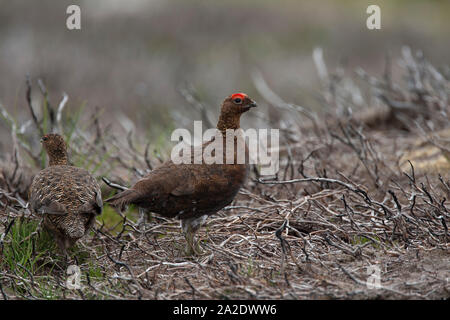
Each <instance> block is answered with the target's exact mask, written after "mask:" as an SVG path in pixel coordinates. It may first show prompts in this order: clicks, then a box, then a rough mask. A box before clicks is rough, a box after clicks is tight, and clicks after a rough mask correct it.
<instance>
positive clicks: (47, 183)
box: [30, 134, 103, 254]
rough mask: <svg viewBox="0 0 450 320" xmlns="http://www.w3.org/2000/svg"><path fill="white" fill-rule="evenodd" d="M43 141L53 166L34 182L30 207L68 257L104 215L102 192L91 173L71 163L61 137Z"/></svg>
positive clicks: (52, 135)
mask: <svg viewBox="0 0 450 320" xmlns="http://www.w3.org/2000/svg"><path fill="white" fill-rule="evenodd" d="M41 142H42V145H43V147H44V149H45V150H46V152H47V154H48V156H49V166H48V167H47V168H45V169H43V170H41V171H40V172H39V173H38V174H37V175H36V176H35V177H34V179H33V182H32V184H31V188H30V208H31V210H32V212H33V213H35V214H37V215H43V217H44V227H45V228H46V229H48V230H49V231H50V232H51V233H52V234H53V236H54V237H55V240H56V243H57V244H58V246H59V247H60V248H61V250H62V251H63V252H64V253H65V254H67V249H68V248H69V247H71V246H73V245H74V244H75V242H76V241H77V240H78V239H80V238H81V237H83V236H84V235H85V234H86V233H87V232H88V231H89V229H90V228H91V227H92V226H93V224H94V222H95V216H96V215H99V214H101V212H102V209H103V203H102V197H101V191H100V187H99V185H98V183H97V181H96V180H95V179H94V178H93V177H92V176H91V175H90V174H89V172H88V171H86V170H84V169H82V168H77V167H74V166H71V165H70V164H69V161H68V156H67V147H66V143H65V142H64V139H63V138H62V137H61V136H60V135H58V134H47V135H45V136H44V137H42V139H41Z"/></svg>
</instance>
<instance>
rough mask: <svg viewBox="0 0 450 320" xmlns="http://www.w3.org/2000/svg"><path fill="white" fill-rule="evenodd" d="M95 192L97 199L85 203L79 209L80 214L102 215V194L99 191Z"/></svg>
mask: <svg viewBox="0 0 450 320" xmlns="http://www.w3.org/2000/svg"><path fill="white" fill-rule="evenodd" d="M94 192H95V198H93V199H92V200H90V201H88V202H86V203H84V204H83V205H81V206H80V207H79V208H78V211H79V212H88V213H92V212H93V213H95V215H100V214H102V211H103V201H102V196H101V193H100V192H99V191H97V190H95V191H94Z"/></svg>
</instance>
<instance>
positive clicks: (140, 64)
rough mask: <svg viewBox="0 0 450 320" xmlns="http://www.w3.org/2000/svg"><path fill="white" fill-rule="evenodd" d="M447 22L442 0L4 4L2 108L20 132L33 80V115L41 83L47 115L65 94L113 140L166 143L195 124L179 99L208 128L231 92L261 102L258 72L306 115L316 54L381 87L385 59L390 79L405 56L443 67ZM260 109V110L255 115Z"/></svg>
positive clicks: (0, 8) (448, 10) (0, 6)
mask: <svg viewBox="0 0 450 320" xmlns="http://www.w3.org/2000/svg"><path fill="white" fill-rule="evenodd" d="M70 4H78V5H79V6H80V7H81V28H82V29H81V30H72V31H70V30H67V28H66V19H67V17H68V15H67V14H66V8H67V6H68V5H70ZM370 4H377V5H379V6H380V7H381V30H374V31H371V30H368V29H367V28H366V19H367V17H368V14H366V8H367V7H368V6H369V5H370ZM449 15H450V1H438V0H434V1H430V0H428V1H412V0H404V1H400V0H399V1H387V0H386V1H365V0H347V1H326V0H323V1H300V0H283V1H270V0H239V1H237V0H236V1H235V0H227V1H200V0H198V1H197V0H183V1H182V0H171V1H163V0H147V1H144V0H128V1H121V0H95V1H87V0H85V1H73V0H71V1H65V0H58V1H56V0H53V1H50V0H46V1H45V0H42V1H31V0H29V1H23V0H15V1H8V0H0V75H1V76H0V103H1V104H2V105H3V106H4V107H5V108H6V110H8V112H9V113H10V114H12V115H13V116H14V117H15V118H16V119H18V121H19V122H24V121H27V120H29V119H30V113H29V111H28V109H27V102H26V99H25V96H26V95H25V92H26V85H25V79H26V75H27V74H29V75H30V77H31V80H32V83H33V85H34V86H35V87H34V90H33V97H34V100H35V102H34V103H35V105H36V110H37V111H36V112H39V110H40V108H38V105H39V104H40V103H42V96H39V94H40V93H39V89H38V87H37V85H36V83H37V79H39V78H41V79H42V80H43V83H44V84H45V85H46V87H47V89H48V91H49V100H50V101H51V102H52V103H53V104H58V103H59V101H60V100H61V98H62V94H63V92H66V93H67V95H68V96H69V102H68V104H67V109H66V112H71V111H70V110H76V109H77V108H79V106H80V105H82V104H85V106H86V108H85V109H84V111H83V113H84V115H83V116H85V117H89V112H94V110H96V109H95V108H96V107H98V108H99V109H98V110H103V113H102V119H103V120H104V122H105V123H108V122H110V123H114V125H115V126H117V127H116V128H117V130H119V128H118V127H119V126H120V127H124V129H125V130H129V129H134V130H135V131H136V132H139V134H140V135H141V137H142V138H143V139H149V140H150V141H152V140H156V139H161V137H163V139H168V137H169V133H168V132H170V131H171V130H172V129H173V128H176V127H180V126H183V119H185V120H186V119H187V120H189V121H192V120H195V119H200V115H199V112H197V111H196V110H195V109H193V108H192V107H191V106H189V103H188V102H187V101H186V99H185V97H184V96H183V95H182V94H181V93H180V90H181V91H182V90H184V89H186V88H188V89H189V90H191V92H194V93H195V97H196V98H197V99H199V100H200V101H202V102H203V103H204V105H205V106H207V109H208V112H210V117H211V120H212V121H213V122H215V121H216V119H217V118H216V117H217V114H218V110H219V105H220V103H221V101H222V100H223V99H224V98H225V97H226V96H227V95H229V94H231V93H233V92H237V91H242V92H246V93H248V94H249V95H250V96H251V97H252V98H254V99H255V100H256V101H258V100H261V99H260V97H259V96H258V92H257V90H256V89H255V86H254V82H253V81H252V74H254V72H256V71H259V72H261V74H262V75H263V77H264V79H265V80H266V81H267V83H268V85H269V86H270V88H271V89H272V90H273V91H274V92H276V93H277V94H279V95H280V96H282V97H283V99H284V100H285V101H287V102H293V103H296V104H299V105H302V106H305V107H307V108H314V107H315V105H316V101H315V95H316V94H317V92H318V90H319V87H320V82H319V78H318V76H317V72H316V69H315V66H314V63H313V59H312V52H313V49H314V48H316V47H321V48H322V49H323V54H324V61H325V62H326V63H327V66H328V67H329V68H330V69H331V70H333V69H334V68H336V67H337V66H341V67H343V68H344V69H345V70H346V72H349V73H352V72H353V70H354V69H355V68H356V67H362V68H364V69H365V70H366V71H367V72H368V73H370V74H372V75H374V76H381V75H382V73H383V69H384V64H385V56H386V54H390V55H391V56H392V57H393V65H392V67H393V70H394V75H393V76H394V77H396V76H397V73H396V70H398V65H397V60H396V57H398V56H399V54H400V50H401V48H402V46H403V45H408V46H410V47H411V48H412V49H413V50H418V49H420V50H422V51H423V52H424V55H425V57H426V58H427V59H429V60H430V61H432V62H433V63H434V64H435V65H437V66H441V65H445V64H448V63H449V56H450V45H449V31H450V19H448V17H449ZM268 108H270V106H267V105H264V103H262V109H260V111H262V110H265V111H267V109H268ZM269 111H270V110H269ZM276 112H279V111H276ZM274 113H275V111H273V112H272V114H271V113H270V112H269V113H268V114H269V115H270V114H271V116H275V117H276V116H277V115H276V114H274ZM38 116H39V115H38ZM128 119H129V120H130V121H127V120H128ZM244 121H249V120H247V119H244ZM122 129H123V128H122ZM30 130H31V129H30ZM9 141H10V133H9V129H8V128H7V126H6V125H5V124H4V122H0V144H1V145H0V151H1V150H3V151H10V150H9V149H8V148H9Z"/></svg>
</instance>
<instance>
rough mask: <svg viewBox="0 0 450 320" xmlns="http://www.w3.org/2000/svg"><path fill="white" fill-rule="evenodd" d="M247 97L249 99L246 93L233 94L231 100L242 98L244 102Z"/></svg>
mask: <svg viewBox="0 0 450 320" xmlns="http://www.w3.org/2000/svg"><path fill="white" fill-rule="evenodd" d="M245 97H247V95H246V94H245V93H233V94H232V95H231V99H235V98H241V99H242V100H244V98H245Z"/></svg>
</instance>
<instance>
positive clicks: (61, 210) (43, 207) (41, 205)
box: [31, 198, 67, 215]
mask: <svg viewBox="0 0 450 320" xmlns="http://www.w3.org/2000/svg"><path fill="white" fill-rule="evenodd" d="M31 208H32V210H33V211H34V212H35V213H39V214H55V215H65V214H67V208H66V206H64V205H63V204H61V203H58V202H57V201H54V200H51V199H48V198H46V199H44V201H39V200H38V199H33V200H32V201H31Z"/></svg>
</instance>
